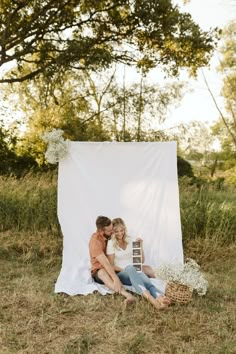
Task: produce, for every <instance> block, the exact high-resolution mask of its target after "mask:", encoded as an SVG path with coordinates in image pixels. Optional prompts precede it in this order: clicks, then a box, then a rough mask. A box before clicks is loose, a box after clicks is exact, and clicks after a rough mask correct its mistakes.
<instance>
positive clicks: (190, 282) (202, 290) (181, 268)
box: [155, 258, 208, 296]
mask: <svg viewBox="0 0 236 354" xmlns="http://www.w3.org/2000/svg"><path fill="white" fill-rule="evenodd" d="M155 274H156V276H157V277H159V278H161V279H163V280H165V281H167V282H173V283H178V284H183V285H187V286H189V287H190V288H192V289H194V290H196V292H197V293H198V295H200V296H203V295H205V294H206V292H207V288H208V282H207V280H206V279H205V278H204V276H203V274H202V273H201V272H200V266H199V265H198V264H197V263H196V262H195V261H194V260H193V259H191V258H189V259H187V260H186V263H185V264H176V265H173V264H171V265H169V264H166V265H163V266H161V267H159V268H156V269H155Z"/></svg>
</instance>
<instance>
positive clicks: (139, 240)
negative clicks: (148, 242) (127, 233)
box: [135, 237, 143, 246]
mask: <svg viewBox="0 0 236 354" xmlns="http://www.w3.org/2000/svg"><path fill="white" fill-rule="evenodd" d="M135 241H138V242H140V243H141V246H143V239H142V238H141V237H137V238H136V240H135Z"/></svg>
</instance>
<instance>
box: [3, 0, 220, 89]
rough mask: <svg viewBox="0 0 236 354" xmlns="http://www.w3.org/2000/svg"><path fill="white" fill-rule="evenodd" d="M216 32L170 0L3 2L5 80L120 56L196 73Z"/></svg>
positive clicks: (92, 65) (105, 63)
mask: <svg viewBox="0 0 236 354" xmlns="http://www.w3.org/2000/svg"><path fill="white" fill-rule="evenodd" d="M214 38H215V37H214V30H212V31H210V32H204V31H202V30H201V29H200V27H199V26H198V25H197V24H196V23H194V21H193V20H192V18H191V15H190V14H188V13H181V11H180V9H179V7H178V6H177V5H173V4H172V2H171V0H149V1H146V0H135V1H134V0H132V1H131V0H99V1H97V0H60V1H58V0H1V4H0V67H2V68H9V67H11V69H10V71H8V72H7V74H5V75H4V74H2V77H0V83H9V82H21V81H24V80H27V79H31V78H34V77H36V76H37V75H38V74H40V73H43V74H44V75H46V76H52V75H53V74H54V73H55V72H58V70H60V69H63V70H67V69H71V68H73V69H78V70H83V69H84V68H86V69H92V70H97V69H99V68H107V67H109V65H111V64H112V63H114V62H122V63H126V64H129V65H136V66H138V67H142V68H145V69H149V68H152V67H155V66H157V65H160V66H162V67H163V68H165V69H166V70H167V71H169V72H171V73H172V74H174V75H176V74H177V73H178V69H179V68H180V67H187V68H189V69H190V70H191V72H192V73H195V72H196V70H197V68H198V67H200V66H204V65H206V64H207V63H208V61H209V59H210V56H211V52H212V50H213V48H214ZM26 63H27V64H28V65H27V66H26V67H25V64H26ZM7 64H8V65H7ZM9 64H11V66H9ZM16 67H17V69H16Z"/></svg>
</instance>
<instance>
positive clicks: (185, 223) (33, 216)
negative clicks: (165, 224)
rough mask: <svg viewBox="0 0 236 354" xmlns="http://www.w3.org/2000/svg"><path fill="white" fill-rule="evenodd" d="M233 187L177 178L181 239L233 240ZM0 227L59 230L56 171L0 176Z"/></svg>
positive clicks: (235, 209)
mask: <svg viewBox="0 0 236 354" xmlns="http://www.w3.org/2000/svg"><path fill="white" fill-rule="evenodd" d="M235 201H236V190H232V189H231V190H223V191H222V190H217V189H215V188H214V187H212V186H209V185H202V186H201V187H197V186H196V185H189V184H188V183H186V182H184V179H183V180H181V181H180V210H181V223H182V232H183V240H184V242H188V241H189V240H193V239H196V238H198V239H199V238H200V239H209V240H212V239H214V242H218V243H220V244H222V245H223V244H231V243H233V242H235V235H236V202H235ZM0 220H1V224H0V231H7V230H16V231H30V232H31V231H33V232H36V231H47V232H51V233H58V232H59V225H58V220H57V175H56V174H55V172H54V173H47V174H41V175H28V176H26V177H24V178H22V179H15V178H4V177H1V178H0Z"/></svg>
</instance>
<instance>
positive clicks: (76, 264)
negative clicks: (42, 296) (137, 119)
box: [55, 142, 183, 295]
mask: <svg viewBox="0 0 236 354" xmlns="http://www.w3.org/2000/svg"><path fill="white" fill-rule="evenodd" d="M176 157H177V156H176V142H161V143H160V142H158V143H157V142H141V143H135V142H133V143H118V142H70V143H69V153H68V155H67V157H66V158H65V159H63V160H61V161H60V163H59V177H58V218H59V222H60V225H61V230H62V233H63V259H62V268H61V272H60V274H59V277H58V279H57V282H56V285H55V292H56V293H60V292H63V293H67V294H69V295H76V294H84V295H85V294H89V293H92V292H93V291H95V290H97V291H99V292H100V293H101V294H105V293H107V288H106V287H105V286H102V285H99V284H97V283H95V282H94V281H93V280H92V278H91V275H90V261H89V250H88V243H89V239H90V237H91V235H92V233H93V232H94V231H95V229H96V227H95V220H96V218H97V216H98V215H105V216H108V217H110V218H111V219H112V218H115V217H121V218H123V219H124V220H125V222H126V224H127V228H128V233H129V235H131V236H132V237H134V238H136V237H141V238H142V239H143V240H144V251H145V258H146V261H145V263H146V264H149V265H151V266H153V267H154V268H156V267H158V266H159V265H161V264H163V263H183V248H182V234H181V225H180V211H179V193H178V178H177V158H176ZM153 282H154V284H155V285H156V286H157V287H158V288H159V289H160V290H161V291H162V292H163V291H164V284H163V282H159V281H157V280H154V281H153Z"/></svg>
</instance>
